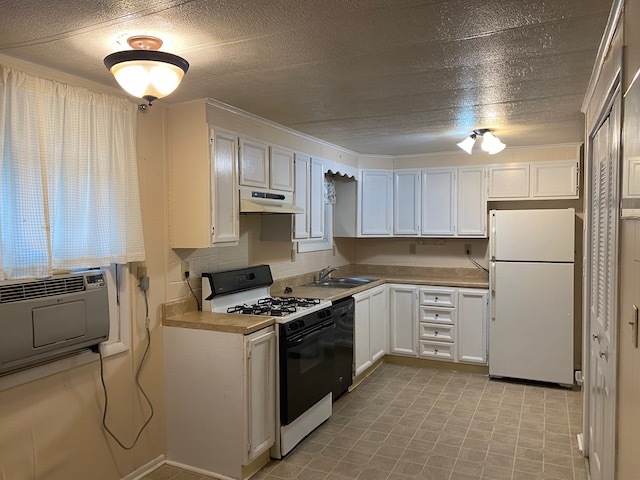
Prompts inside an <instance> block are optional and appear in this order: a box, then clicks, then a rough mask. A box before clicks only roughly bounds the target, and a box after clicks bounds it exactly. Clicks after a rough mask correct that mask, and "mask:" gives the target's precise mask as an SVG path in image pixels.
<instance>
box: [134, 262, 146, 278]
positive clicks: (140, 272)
mask: <svg viewBox="0 0 640 480" xmlns="http://www.w3.org/2000/svg"><path fill="white" fill-rule="evenodd" d="M146 276H147V267H145V266H144V265H141V266H139V267H138V270H137V271H136V278H137V279H138V281H139V280H140V279H141V278H143V277H146Z"/></svg>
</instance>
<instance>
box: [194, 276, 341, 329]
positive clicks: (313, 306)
mask: <svg viewBox="0 0 640 480" xmlns="http://www.w3.org/2000/svg"><path fill="white" fill-rule="evenodd" d="M210 295H211V283H210V282H209V281H206V279H205V280H204V281H203V282H202V298H203V307H202V310H203V311H211V312H218V313H236V314H239V315H263V316H267V317H276V323H287V322H289V321H291V320H295V319H296V318H300V317H303V316H305V315H307V314H309V313H313V312H316V311H318V310H322V309H323V308H327V307H329V306H331V302H330V301H328V300H319V299H315V298H298V297H272V296H270V295H269V287H258V288H254V289H251V290H245V291H242V292H236V293H231V294H229V295H224V296H220V297H214V298H212V299H211V300H205V299H206V298H207V297H209V296H210Z"/></svg>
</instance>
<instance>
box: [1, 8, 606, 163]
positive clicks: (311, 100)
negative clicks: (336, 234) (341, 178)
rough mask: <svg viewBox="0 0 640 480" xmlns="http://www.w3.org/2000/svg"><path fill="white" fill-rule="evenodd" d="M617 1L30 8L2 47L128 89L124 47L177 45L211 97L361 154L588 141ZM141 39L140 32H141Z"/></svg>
mask: <svg viewBox="0 0 640 480" xmlns="http://www.w3.org/2000/svg"><path fill="white" fill-rule="evenodd" d="M611 4H612V1H611V0H484V1H483V0H476V1H464V0H421V1H420V0H323V1H321V0H253V1H252V0H217V1H211V0H209V1H206V0H190V1H189V0H173V1H170V0H145V1H140V0H128V1H115V0H72V1H64V2H62V1H48V2H43V1H41V0H22V1H3V2H1V3H0V5H1V7H0V10H1V11H2V15H0V53H3V54H5V55H8V56H13V57H17V58H20V59H24V60H27V61H31V62H34V63H37V64H41V65H46V66H49V67H53V68H56V69H58V70H62V71H65V72H68V73H71V74H74V75H78V76H80V77H84V78H87V79H90V80H94V81H97V82H100V83H103V84H106V85H112V86H113V85H116V83H115V80H114V79H113V77H111V75H110V74H109V72H108V71H107V70H106V69H105V67H104V65H103V63H102V59H103V58H104V57H105V56H106V55H108V54H110V53H112V52H114V51H117V50H121V49H123V48H122V47H120V46H119V45H118V44H117V43H116V40H117V39H118V38H119V37H121V36H123V35H126V36H128V35H134V34H140V33H147V34H155V35H158V36H161V37H164V38H166V37H169V38H170V40H171V43H170V44H169V45H168V46H167V48H163V50H166V51H170V52H171V53H175V54H178V55H181V56H183V57H185V58H186V59H187V60H188V61H189V63H190V64H191V68H190V70H189V72H188V73H187V75H186V76H185V79H184V80H183V83H182V85H181V86H180V87H179V89H178V90H177V91H176V92H175V93H173V94H172V95H170V96H169V97H167V98H165V99H164V100H165V101H167V102H179V101H184V100H189V99H194V98H202V97H211V98H215V99H217V100H220V101H222V102H225V103H228V104H230V105H233V106H236V107H238V108H241V109H243V110H246V111H248V112H252V113H254V114H256V115H259V116H262V117H265V118H268V119H270V120H272V121H274V122H277V123H280V124H282V125H286V126H288V127H291V128H293V129H296V130H299V131H301V132H304V133H308V134H310V135H313V136H315V137H318V138H321V139H324V140H326V141H329V142H331V143H334V144H337V145H340V146H342V147H345V148H348V149H351V150H354V151H356V152H360V153H373V154H376V153H377V154H413V153H426V152H444V151H453V150H456V148H457V147H456V146H455V144H456V143H457V142H459V141H460V140H462V139H463V138H464V137H465V136H466V135H468V134H469V133H470V131H471V130H473V129H474V128H495V129H496V134H497V135H498V136H499V137H500V139H501V140H502V141H503V142H504V143H506V144H507V145H509V146H523V145H539V144H557V143H570V142H580V141H582V137H583V115H582V114H581V113H580V106H581V104H582V100H583V97H584V94H585V91H586V88H587V84H588V82H589V78H590V75H591V70H592V68H593V64H594V61H595V58H596V53H597V50H598V46H599V43H600V38H601V37H602V34H603V32H604V28H605V25H606V22H607V17H608V14H609V10H610V8H611ZM127 34H128V35H127Z"/></svg>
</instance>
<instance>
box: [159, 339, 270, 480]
mask: <svg viewBox="0 0 640 480" xmlns="http://www.w3.org/2000/svg"><path fill="white" fill-rule="evenodd" d="M164 347H165V371H166V398H167V405H166V407H167V460H168V461H170V462H174V463H178V464H181V465H185V466H190V467H193V468H194V469H197V471H200V472H208V473H210V474H216V475H225V476H226V477H229V478H235V479H241V478H242V475H243V466H246V465H249V464H251V462H253V461H254V460H255V459H257V458H258V457H260V456H261V455H262V454H263V453H265V452H266V451H267V450H268V449H269V448H270V447H271V446H272V445H273V443H274V441H275V431H276V428H275V387H276V379H275V366H276V362H275V347H276V341H275V331H274V329H273V327H268V328H264V329H262V330H259V331H257V332H254V333H251V334H249V335H241V334H235V333H224V332H216V331H210V330H197V329H189V328H176V327H165V328H164ZM263 457H264V455H263ZM266 458H267V459H268V457H266Z"/></svg>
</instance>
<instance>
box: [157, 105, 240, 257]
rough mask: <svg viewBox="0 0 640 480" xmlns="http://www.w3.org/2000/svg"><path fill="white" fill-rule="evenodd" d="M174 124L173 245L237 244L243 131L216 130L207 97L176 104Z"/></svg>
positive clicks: (172, 116) (171, 150)
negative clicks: (240, 136) (209, 119)
mask: <svg viewBox="0 0 640 480" xmlns="http://www.w3.org/2000/svg"><path fill="white" fill-rule="evenodd" d="M168 123H169V128H168V132H169V137H168V146H169V155H168V157H169V159H168V160H169V175H168V181H169V195H170V201H169V210H170V212H169V236H170V244H171V247H172V248H208V247H211V246H213V245H223V246H226V245H234V244H237V242H238V231H239V211H238V139H237V135H236V134H235V133H233V132H227V131H225V130H221V129H217V128H216V129H211V128H210V126H209V125H208V123H207V104H206V102H205V101H194V102H185V103H178V104H173V105H171V107H169V109H168Z"/></svg>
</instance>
